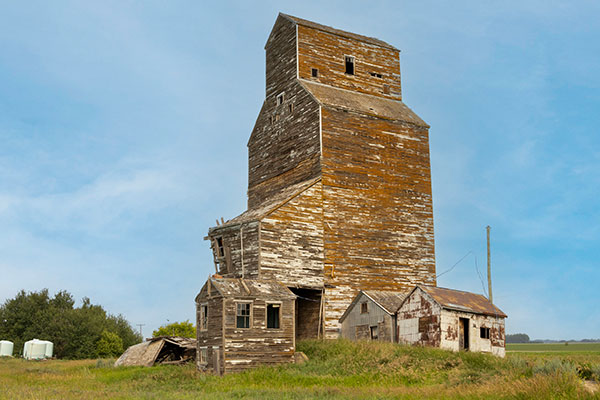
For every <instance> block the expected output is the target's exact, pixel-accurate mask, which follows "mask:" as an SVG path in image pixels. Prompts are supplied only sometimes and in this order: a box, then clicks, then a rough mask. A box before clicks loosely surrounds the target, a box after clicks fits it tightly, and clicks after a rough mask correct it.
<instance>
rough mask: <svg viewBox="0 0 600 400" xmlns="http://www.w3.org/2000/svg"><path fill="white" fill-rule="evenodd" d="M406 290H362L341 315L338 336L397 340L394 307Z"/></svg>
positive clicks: (404, 295) (354, 338)
mask: <svg viewBox="0 0 600 400" xmlns="http://www.w3.org/2000/svg"><path fill="white" fill-rule="evenodd" d="M407 294H408V293H406V292H390V291H383V290H361V291H360V292H359V293H358V294H357V295H356V297H355V298H354V300H352V303H350V306H348V308H347V309H346V312H344V314H343V315H342V317H341V318H340V324H341V325H342V334H341V336H342V337H343V338H346V339H351V340H364V339H367V340H380V341H385V342H397V324H396V310H398V307H400V305H401V304H402V302H403V301H404V299H405V298H406V296H407Z"/></svg>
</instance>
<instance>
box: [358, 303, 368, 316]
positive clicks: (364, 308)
mask: <svg viewBox="0 0 600 400" xmlns="http://www.w3.org/2000/svg"><path fill="white" fill-rule="evenodd" d="M368 312H369V303H367V302H366V301H365V302H364V303H360V313H361V314H366V313H368Z"/></svg>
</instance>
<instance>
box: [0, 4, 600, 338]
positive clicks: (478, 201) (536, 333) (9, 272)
mask: <svg viewBox="0 0 600 400" xmlns="http://www.w3.org/2000/svg"><path fill="white" fill-rule="evenodd" d="M279 11H281V12H285V13H288V14H292V15H296V16H299V17H302V18H306V19H310V20H313V21H316V22H319V23H323V24H326V25H330V26H334V27H336V28H340V29H344V30H349V31H352V32H356V33H360V34H364V35H368V36H374V37H377V38H380V39H382V40H385V41H387V42H389V43H391V44H393V45H394V46H396V47H398V48H400V49H401V50H402V53H401V57H400V61H401V70H402V83H403V95H404V96H403V97H404V101H405V102H406V103H407V104H408V105H409V106H410V107H411V108H412V109H413V110H415V111H416V112H417V113H418V114H419V115H420V116H421V117H422V118H423V119H424V120H425V121H427V122H428V123H429V124H430V125H431V130H430V146H431V163H432V181H433V195H434V223H435V240H436V258H437V270H438V273H442V272H444V271H446V270H448V269H449V268H450V267H452V265H454V264H455V263H456V262H457V261H458V260H460V259H461V258H462V257H463V256H465V255H466V254H468V256H467V257H466V258H464V260H463V261H462V262H460V263H459V264H458V265H456V267H454V269H452V270H451V271H450V272H448V273H446V274H444V275H443V276H441V277H440V279H439V282H438V284H439V285H440V286H445V287H452V288H456V289H462V290H469V291H474V292H478V293H482V292H483V288H482V283H481V281H480V279H479V277H478V274H477V271H476V266H478V268H479V270H480V271H481V273H482V274H484V272H485V264H486V244H485V226H486V225H491V226H492V263H493V280H494V299H495V302H496V303H497V304H498V306H499V307H500V308H502V309H503V310H504V311H505V312H506V313H507V314H508V315H509V318H508V320H507V330H508V332H509V333H517V332H525V333H528V334H529V335H530V336H531V337H532V338H553V339H559V338H565V339H570V338H573V339H581V338H586V337H600V311H598V303H599V302H600V294H599V286H600V285H599V283H600V269H599V268H598V249H599V248H600V208H599V206H598V198H599V196H600V190H599V188H600V135H599V134H598V126H600V113H598V110H599V109H600V91H599V89H600V75H599V74H598V71H600V24H598V20H597V16H598V15H600V13H599V12H600V5H599V3H597V2H593V1H589V2H587V1H578V2H568V1H563V2H560V1H557V2H552V5H550V3H549V2H546V1H518V2H517V1H506V2H501V3H499V2H493V1H480V2H450V1H443V2H438V1H435V2H434V1H421V2H408V1H370V2H363V1H350V0H346V1H332V2H314V1H302V2H298V1H295V2H291V1H265V2H242V1H240V2H222V3H219V2H206V4H202V3H201V2H191V1H190V2H183V1H170V2H161V1H148V2H133V1H130V2H123V1H104V2H78V1H59V2H42V1H39V2H36V1H31V2H2V3H0V49H1V51H0V275H1V279H0V301H4V300H5V299H8V298H11V297H14V295H15V294H16V293H17V292H18V291H19V290H20V289H25V290H39V289H42V288H44V287H48V288H49V289H50V291H51V292H55V291H58V290H61V289H65V290H68V291H69V292H71V293H73V295H74V296H75V297H76V298H77V299H80V298H82V297H83V296H88V297H90V298H91V300H92V302H93V303H98V304H102V305H103V306H104V307H105V308H106V309H107V310H109V311H110V312H112V313H122V314H123V315H124V316H125V317H126V318H127V319H128V320H129V321H130V322H131V323H132V324H138V323H143V324H146V325H145V326H144V334H145V335H146V336H148V335H149V334H150V333H151V330H152V329H154V328H156V327H157V326H159V325H160V324H162V323H165V322H166V321H167V319H168V320H170V321H175V320H185V319H190V320H192V321H193V320H194V301H193V299H194V296H195V294H196V293H197V291H198V290H199V289H200V287H201V285H202V284H203V282H204V281H205V279H206V277H207V276H208V275H209V274H210V273H211V271H212V270H213V266H212V257H211V254H210V251H209V246H208V243H207V242H205V241H204V240H203V237H204V236H205V235H206V232H207V230H208V228H209V227H210V226H212V225H213V224H214V221H215V219H216V218H220V217H224V218H225V219H228V218H231V217H233V216H235V215H237V214H239V213H240V212H241V211H243V210H244V209H245V204H246V197H245V193H246V185H247V153H246V143H247V140H248V137H249V135H250V130H251V129H252V126H253V124H254V121H255V118H256V116H257V114H258V111H259V109H260V106H261V104H262V101H263V99H264V68H265V66H264V48H263V47H264V44H265V42H266V39H267V36H268V34H269V32H270V30H271V27H272V25H273V23H274V22H275V19H276V17H277V13H278V12H279ZM469 252H470V253H469ZM484 279H485V276H484Z"/></svg>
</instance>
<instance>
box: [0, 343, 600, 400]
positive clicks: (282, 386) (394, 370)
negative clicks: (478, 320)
mask: <svg viewBox="0 0 600 400" xmlns="http://www.w3.org/2000/svg"><path fill="white" fill-rule="evenodd" d="M298 349H299V350H300V351H303V352H305V353H306V354H307V355H308V357H309V361H308V362H306V363H304V364H297V365H296V364H291V365H282V366H278V367H271V368H267V367H263V368H257V369H254V370H251V371H247V372H244V373H240V374H231V375H226V376H223V377H219V376H213V375H210V374H204V373H200V372H197V371H196V370H195V368H194V366H193V365H187V366H183V367H180V366H158V367H152V368H143V367H120V368H114V367H113V366H112V361H108V360H82V361H62V360H51V361H37V362H36V361H24V360H20V359H0V398H1V399H198V398H202V399H230V398H234V399H238V398H245V399H261V400H267V399H313V398H320V399H347V398H350V399H380V398H396V399H429V398H431V399H479V398H481V399H484V398H485V399H489V398H493V399H559V398H560V399H571V398H573V399H588V398H592V399H593V398H595V399H600V393H596V394H592V393H591V392H590V390H589V389H586V388H585V387H584V383H583V380H582V371H583V372H585V373H586V374H587V375H586V378H587V379H597V380H600V354H598V353H596V352H587V353H585V352H581V353H573V355H568V354H567V355H563V354H561V355H560V356H558V357H557V356H554V355H553V354H554V353H540V352H537V353H518V354H516V353H511V354H509V355H508V356H507V357H506V358H504V359H501V358H497V357H494V356H491V355H486V354H475V353H452V352H448V351H443V350H439V349H429V348H422V347H409V346H400V345H394V344H389V343H373V342H358V343H354V342H348V341H344V340H336V341H305V342H300V343H298ZM549 355H550V356H549ZM592 385H594V384H592ZM594 387H595V386H594ZM594 396H595V397H594Z"/></svg>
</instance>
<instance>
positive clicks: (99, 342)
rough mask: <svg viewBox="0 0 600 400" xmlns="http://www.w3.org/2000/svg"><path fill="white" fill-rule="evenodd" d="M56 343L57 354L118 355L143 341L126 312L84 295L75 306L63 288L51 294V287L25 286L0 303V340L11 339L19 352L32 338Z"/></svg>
mask: <svg viewBox="0 0 600 400" xmlns="http://www.w3.org/2000/svg"><path fill="white" fill-rule="evenodd" d="M34 338H36V339H43V340H49V341H51V342H52V343H54V355H55V356H56V357H57V358H68V359H84V358H98V357H118V356H119V355H121V353H122V352H123V351H124V349H126V348H127V347H129V346H131V345H133V344H136V343H139V342H141V341H142V337H141V336H140V334H139V333H136V332H135V330H134V329H133V328H132V327H131V325H130V324H129V322H127V320H126V319H125V318H124V317H123V316H122V315H116V316H115V315H112V314H109V313H107V312H106V311H105V310H104V308H102V306H100V305H96V304H92V303H91V301H90V299H89V298H87V297H84V298H83V301H82V304H81V306H80V307H75V300H74V299H73V296H72V295H71V294H70V293H69V292H67V291H65V290H62V291H60V292H58V293H56V294H55V295H54V297H51V296H50V295H49V293H48V289H43V290H41V291H39V292H29V293H26V292H25V291H24V290H21V291H20V292H19V293H18V294H17V295H16V296H15V298H13V299H9V300H7V301H6V302H4V304H2V306H0V340H10V341H11V342H13V343H14V345H15V353H16V354H19V353H21V352H22V351H23V344H24V343H25V342H26V341H28V340H31V339H34Z"/></svg>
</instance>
